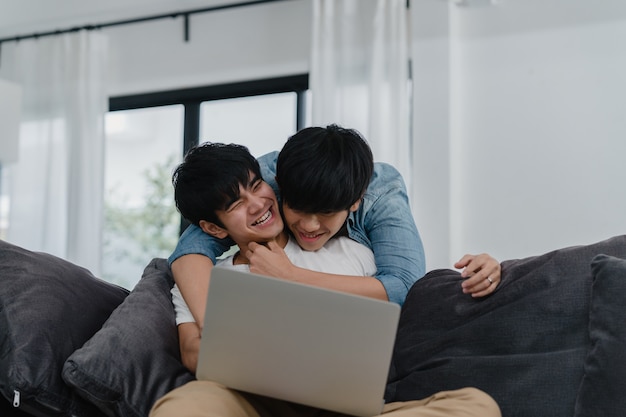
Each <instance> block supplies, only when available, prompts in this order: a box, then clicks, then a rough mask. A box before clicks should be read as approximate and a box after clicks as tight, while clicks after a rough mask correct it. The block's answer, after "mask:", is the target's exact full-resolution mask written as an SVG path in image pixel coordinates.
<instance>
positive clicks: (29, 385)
mask: <svg viewBox="0 0 626 417" xmlns="http://www.w3.org/2000/svg"><path fill="white" fill-rule="evenodd" d="M127 294H128V291H127V290H125V289H123V288H120V287H117V286H115V285H112V284H109V283H107V282H105V281H102V280H100V279H98V278H96V277H94V276H93V275H92V274H91V273H90V272H89V271H87V270H86V269H84V268H81V267H78V266H76V265H74V264H72V263H70V262H67V261H64V260H62V259H60V258H57V257H54V256H51V255H48V254H44V253H36V252H31V251H28V250H26V249H23V248H20V247H18V246H15V245H12V244H9V243H7V242H5V241H1V240H0V392H1V393H2V395H3V396H4V397H5V398H6V399H7V400H8V401H10V402H11V403H12V402H13V399H14V396H15V391H18V392H19V394H20V400H19V402H20V407H19V410H22V411H26V412H29V413H31V414H40V415H41V414H50V415H57V414H58V415H72V416H76V417H81V416H86V417H87V416H88V417H97V416H102V415H103V414H102V413H100V412H99V411H98V410H97V409H96V408H95V407H93V405H92V404H90V403H88V402H87V401H85V400H84V399H83V398H81V397H79V396H77V395H76V394H75V393H74V392H73V391H72V390H71V389H70V388H69V387H68V386H67V385H65V383H64V382H63V380H62V379H61V370H62V368H63V364H64V362H65V360H66V359H67V358H68V357H69V356H70V355H71V354H72V352H74V351H75V350H76V349H78V348H80V347H81V346H82V345H83V343H85V342H86V341H87V340H88V339H89V338H90V337H91V336H93V335H94V334H95V333H96V332H97V331H98V330H99V329H100V327H101V326H102V324H103V323H104V322H105V320H106V319H107V318H108V317H109V315H110V314H111V312H112V311H113V310H114V309H115V308H116V307H117V306H118V305H119V304H120V303H121V302H122V301H123V300H124V299H125V298H126V296H127ZM3 401H4V400H3ZM5 406H6V404H5Z"/></svg>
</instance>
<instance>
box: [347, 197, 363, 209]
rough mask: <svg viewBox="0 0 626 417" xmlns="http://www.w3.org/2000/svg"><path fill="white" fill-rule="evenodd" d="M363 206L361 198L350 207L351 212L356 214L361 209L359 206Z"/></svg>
mask: <svg viewBox="0 0 626 417" xmlns="http://www.w3.org/2000/svg"><path fill="white" fill-rule="evenodd" d="M360 205H361V199H360V198H359V199H358V200H357V201H355V202H354V204H352V205H351V206H350V209H349V210H350V212H355V211H357V210H358V209H359V206H360Z"/></svg>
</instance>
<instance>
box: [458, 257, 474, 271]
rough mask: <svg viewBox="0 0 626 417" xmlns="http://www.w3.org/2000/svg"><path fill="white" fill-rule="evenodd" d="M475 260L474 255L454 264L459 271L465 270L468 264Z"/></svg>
mask: <svg viewBox="0 0 626 417" xmlns="http://www.w3.org/2000/svg"><path fill="white" fill-rule="evenodd" d="M473 258H474V256H473V255H464V256H463V257H462V258H461V259H459V260H458V261H456V263H455V264H454V267H455V268H457V269H460V268H464V267H466V266H467V264H469V263H470V262H471V260H472V259H473Z"/></svg>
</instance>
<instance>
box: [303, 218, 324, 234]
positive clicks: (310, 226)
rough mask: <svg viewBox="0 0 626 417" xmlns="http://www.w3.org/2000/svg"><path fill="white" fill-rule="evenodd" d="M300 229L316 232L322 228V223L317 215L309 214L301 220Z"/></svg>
mask: <svg viewBox="0 0 626 417" xmlns="http://www.w3.org/2000/svg"><path fill="white" fill-rule="evenodd" d="M300 227H301V228H302V230H304V231H306V232H314V231H316V230H318V229H319V228H320V222H319V221H318V220H317V216H316V215H315V214H307V215H305V216H303V217H302V218H301V219H300Z"/></svg>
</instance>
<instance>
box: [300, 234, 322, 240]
mask: <svg viewBox="0 0 626 417" xmlns="http://www.w3.org/2000/svg"><path fill="white" fill-rule="evenodd" d="M322 235H323V233H304V232H300V236H301V237H302V238H303V239H306V240H315V239H317V238H319V237H320V236H322Z"/></svg>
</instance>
